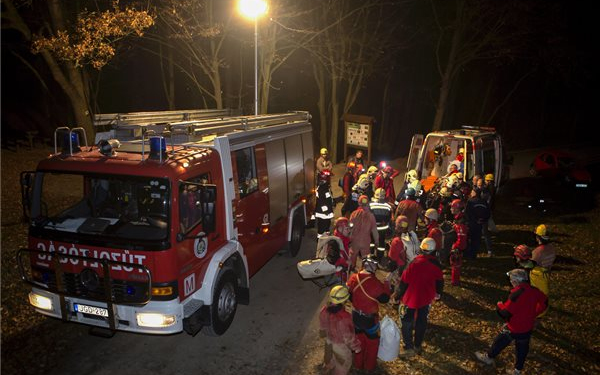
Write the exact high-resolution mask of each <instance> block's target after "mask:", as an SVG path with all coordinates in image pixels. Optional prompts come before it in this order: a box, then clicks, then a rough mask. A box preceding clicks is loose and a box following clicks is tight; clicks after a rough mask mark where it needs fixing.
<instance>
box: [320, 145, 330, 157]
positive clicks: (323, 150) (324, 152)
mask: <svg viewBox="0 0 600 375" xmlns="http://www.w3.org/2000/svg"><path fill="white" fill-rule="evenodd" d="M327 154H329V151H327V149H326V148H325V147H323V148H322V149H321V155H327Z"/></svg>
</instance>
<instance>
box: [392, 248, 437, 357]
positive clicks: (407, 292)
mask: <svg viewBox="0 0 600 375" xmlns="http://www.w3.org/2000/svg"><path fill="white" fill-rule="evenodd" d="M435 247H436V244H435V240H434V239H433V238H429V237H426V238H424V239H423V241H422V242H421V245H420V249H421V254H420V255H419V256H417V257H416V258H415V259H414V260H413V261H412V262H411V263H410V264H409V265H408V267H407V268H406V269H405V270H404V272H403V273H402V277H401V278H400V286H399V288H398V291H396V293H395V295H394V299H395V300H402V305H401V306H400V309H399V313H400V319H401V321H402V328H401V329H402V340H403V341H404V353H403V354H402V357H405V358H409V357H412V356H414V355H415V354H418V353H420V351H421V345H422V344H423V340H424V338H425V330H426V329H427V316H428V315H429V308H430V305H431V303H432V302H433V301H434V300H435V299H439V298H440V295H441V294H442V291H443V289H444V275H443V273H442V266H441V265H440V263H439V262H438V260H437V259H436V257H435ZM413 333H414V336H413Z"/></svg>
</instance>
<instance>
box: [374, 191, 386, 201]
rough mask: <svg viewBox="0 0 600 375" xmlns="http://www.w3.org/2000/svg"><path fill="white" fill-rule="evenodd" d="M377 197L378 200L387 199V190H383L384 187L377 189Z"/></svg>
mask: <svg viewBox="0 0 600 375" xmlns="http://www.w3.org/2000/svg"><path fill="white" fill-rule="evenodd" d="M375 199H376V200H382V199H385V190H383V188H378V189H377V190H375Z"/></svg>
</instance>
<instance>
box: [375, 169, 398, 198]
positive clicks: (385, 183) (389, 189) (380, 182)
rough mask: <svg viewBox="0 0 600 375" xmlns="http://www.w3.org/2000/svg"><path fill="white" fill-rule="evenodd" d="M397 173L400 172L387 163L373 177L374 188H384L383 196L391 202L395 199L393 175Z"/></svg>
mask: <svg viewBox="0 0 600 375" xmlns="http://www.w3.org/2000/svg"><path fill="white" fill-rule="evenodd" d="M399 173H400V172H398V171H397V170H395V169H394V168H392V167H391V166H389V165H388V166H386V167H385V168H383V169H382V170H381V171H379V174H378V175H377V177H375V182H374V184H373V187H374V189H379V188H382V189H383V190H385V197H386V199H387V200H388V201H389V202H393V201H394V200H395V199H396V191H395V190H394V177H396V176H397V175H398V174H399Z"/></svg>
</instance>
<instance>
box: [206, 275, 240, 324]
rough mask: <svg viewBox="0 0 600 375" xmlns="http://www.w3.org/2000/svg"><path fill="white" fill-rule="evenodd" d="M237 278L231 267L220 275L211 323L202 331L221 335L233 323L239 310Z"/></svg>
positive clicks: (211, 310)
mask: <svg viewBox="0 0 600 375" xmlns="http://www.w3.org/2000/svg"><path fill="white" fill-rule="evenodd" d="M236 288H237V279H236V277H235V273H234V272H233V271H232V270H231V269H224V270H222V271H221V273H220V275H219V279H218V281H217V286H216V287H215V291H214V294H213V303H212V305H211V306H210V325H209V326H206V327H205V329H203V330H202V331H203V332H204V333H205V334H207V335H208V336H221V335H222V334H223V333H225V331H227V329H228V328H229V326H230V325H231V323H232V322H233V317H234V316H235V312H236V310H237V295H236V293H235V291H236Z"/></svg>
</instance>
